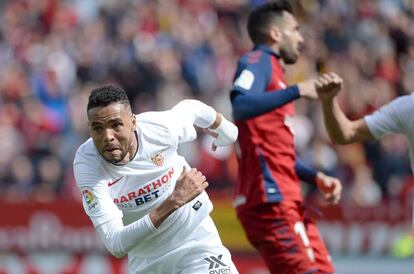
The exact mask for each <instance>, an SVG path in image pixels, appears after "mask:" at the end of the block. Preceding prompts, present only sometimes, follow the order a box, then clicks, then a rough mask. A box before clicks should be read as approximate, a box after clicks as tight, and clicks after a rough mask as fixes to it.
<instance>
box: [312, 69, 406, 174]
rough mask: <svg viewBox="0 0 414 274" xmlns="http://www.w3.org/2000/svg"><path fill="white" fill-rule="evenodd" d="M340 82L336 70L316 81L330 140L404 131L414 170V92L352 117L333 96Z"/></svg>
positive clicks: (339, 141) (340, 141)
mask: <svg viewBox="0 0 414 274" xmlns="http://www.w3.org/2000/svg"><path fill="white" fill-rule="evenodd" d="M341 86H342V79H341V77H339V76H338V75H337V74H335V73H330V74H326V75H324V76H323V77H321V78H319V80H318V81H317V82H316V89H317V92H318V96H319V99H320V100H321V102H322V109H323V114H324V120H325V126H326V129H327V131H328V134H329V136H330V138H331V140H332V141H333V142H335V143H337V144H349V143H354V142H360V141H366V140H371V139H377V138H380V137H381V136H383V135H385V134H390V133H400V134H404V135H405V136H407V139H408V142H409V146H410V159H411V169H412V171H414V115H413V111H414V93H412V94H410V95H405V96H401V97H398V98H396V99H394V100H392V101H391V102H389V103H388V104H386V105H384V106H382V107H381V108H379V109H378V110H377V111H375V112H373V113H372V114H369V115H366V116H365V117H362V118H360V119H358V120H354V121H351V120H349V119H348V118H347V117H346V116H345V114H344V113H343V111H342V110H341V108H340V107H339V104H338V101H337V98H336V95H337V94H338V92H339V91H340V89H341Z"/></svg>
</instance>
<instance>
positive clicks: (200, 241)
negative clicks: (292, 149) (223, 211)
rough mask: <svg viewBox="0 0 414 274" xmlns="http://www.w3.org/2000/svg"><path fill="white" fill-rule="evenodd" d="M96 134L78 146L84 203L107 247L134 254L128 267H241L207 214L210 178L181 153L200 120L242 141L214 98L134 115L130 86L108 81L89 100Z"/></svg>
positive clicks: (218, 134) (219, 142)
mask: <svg viewBox="0 0 414 274" xmlns="http://www.w3.org/2000/svg"><path fill="white" fill-rule="evenodd" d="M87 116H88V125H89V130H90V134H91V137H92V138H90V139H89V140H87V141H86V142H85V143H84V144H82V145H81V146H80V147H79V149H78V150H77V152H76V157H75V160H74V172H75V178H76V183H77V185H78V187H79V189H80V191H81V193H82V196H83V206H84V209H85V212H86V213H87V215H88V216H89V217H90V218H91V220H92V223H93V224H94V226H95V228H96V230H97V232H98V234H99V236H100V238H101V239H102V241H103V242H104V244H105V246H106V247H107V249H108V250H109V251H110V252H111V253H112V254H113V255H114V256H116V257H118V258H119V257H123V256H125V255H127V254H128V261H129V264H128V265H129V271H130V273H145V274H150V273H166V274H172V273H190V274H196V273H200V274H201V273H208V274H209V273H232V274H235V273H238V272H237V270H236V268H235V266H234V264H233V262H232V259H231V256H230V253H229V251H228V250H227V249H226V248H225V247H224V246H223V244H222V243H221V240H220V237H219V235H218V233H217V229H216V227H215V225H214V223H213V221H212V219H211V217H210V216H209V213H210V211H211V210H212V208H213V206H212V203H211V201H210V200H209V197H208V195H207V193H206V192H205V191H204V190H205V188H206V187H207V186H208V182H207V181H206V178H205V177H204V175H203V174H201V172H200V171H197V170H196V169H195V168H190V167H189V165H188V163H187V162H186V160H185V159H184V158H183V157H182V156H180V155H178V153H177V147H178V145H179V144H180V143H183V142H188V141H192V140H194V139H195V138H196V129H195V127H194V126H198V127H201V128H205V129H207V131H208V132H209V133H210V134H211V135H213V136H214V137H215V138H216V139H215V140H214V142H213V144H212V148H213V149H215V148H216V147H217V146H226V145H231V144H233V143H234V142H235V141H236V138H237V133H238V131H237V128H236V126H235V125H233V124H232V123H231V122H229V121H228V120H226V119H225V118H224V117H223V116H222V115H221V114H219V113H217V112H216V111H215V110H214V109H213V108H211V107H210V106H207V105H205V104H204V103H202V102H199V101H196V100H183V101H181V102H179V103H178V104H177V105H176V106H174V107H173V108H172V109H171V110H168V111H162V112H146V113H141V114H139V115H134V114H132V112H131V106H130V102H129V100H128V98H127V96H126V94H125V92H124V91H123V90H122V89H120V88H117V87H113V86H103V87H100V88H97V89H95V90H93V91H92V93H91V95H90V97H89V102H88V106H87Z"/></svg>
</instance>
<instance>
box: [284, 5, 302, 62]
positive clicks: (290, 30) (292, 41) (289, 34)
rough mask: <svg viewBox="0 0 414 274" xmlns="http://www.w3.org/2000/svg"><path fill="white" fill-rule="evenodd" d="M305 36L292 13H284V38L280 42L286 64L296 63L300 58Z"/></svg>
mask: <svg viewBox="0 0 414 274" xmlns="http://www.w3.org/2000/svg"><path fill="white" fill-rule="evenodd" d="M303 42H304V40H303V37H302V35H301V34H300V32H299V24H298V22H297V21H296V19H295V17H293V15H292V14H290V13H288V12H286V13H285V14H284V27H283V28H282V39H281V42H280V47H279V50H280V57H281V58H282V59H283V61H284V62H285V64H294V63H296V61H297V60H298V58H299V55H300V51H301V48H302V45H303Z"/></svg>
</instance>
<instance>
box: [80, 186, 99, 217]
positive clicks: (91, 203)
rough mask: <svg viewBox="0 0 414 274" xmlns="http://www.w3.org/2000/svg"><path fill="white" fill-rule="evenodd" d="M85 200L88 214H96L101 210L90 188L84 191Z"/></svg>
mask: <svg viewBox="0 0 414 274" xmlns="http://www.w3.org/2000/svg"><path fill="white" fill-rule="evenodd" d="M82 196H83V200H84V201H85V209H86V210H87V211H88V213H94V212H96V211H97V210H98V208H99V201H98V200H97V199H96V197H95V195H93V192H92V189H90V188H89V187H86V188H83V189H82Z"/></svg>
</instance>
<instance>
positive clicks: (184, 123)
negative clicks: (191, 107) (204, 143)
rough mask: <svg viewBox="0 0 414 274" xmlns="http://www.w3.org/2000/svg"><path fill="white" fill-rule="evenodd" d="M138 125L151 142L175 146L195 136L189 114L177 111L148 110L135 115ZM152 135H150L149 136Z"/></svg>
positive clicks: (191, 139) (195, 132)
mask: <svg viewBox="0 0 414 274" xmlns="http://www.w3.org/2000/svg"><path fill="white" fill-rule="evenodd" d="M137 122H138V127H139V128H141V130H142V132H143V134H145V135H146V136H147V138H152V139H154V140H153V142H156V143H160V144H168V145H170V146H173V147H175V148H177V147H178V145H179V144H180V143H184V142H190V141H193V140H194V139H195V138H197V131H196V129H195V128H194V125H193V121H192V120H191V117H190V115H185V114H184V113H180V112H178V111H173V110H167V111H150V112H144V113H141V114H139V115H137ZM151 136H152V137H151Z"/></svg>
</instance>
